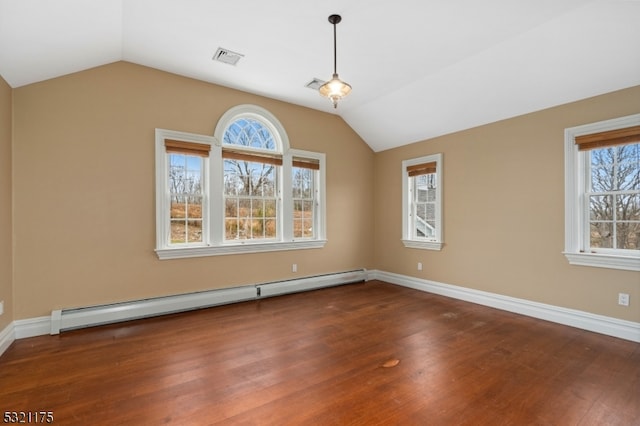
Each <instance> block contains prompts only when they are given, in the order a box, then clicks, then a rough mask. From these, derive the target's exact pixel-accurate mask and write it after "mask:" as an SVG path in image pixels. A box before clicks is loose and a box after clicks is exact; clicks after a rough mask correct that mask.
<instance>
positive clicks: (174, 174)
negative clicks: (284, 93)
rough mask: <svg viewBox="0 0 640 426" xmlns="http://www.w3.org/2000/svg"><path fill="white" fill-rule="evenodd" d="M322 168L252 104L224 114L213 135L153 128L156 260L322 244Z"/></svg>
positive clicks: (315, 155) (319, 156)
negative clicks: (291, 146)
mask: <svg viewBox="0 0 640 426" xmlns="http://www.w3.org/2000/svg"><path fill="white" fill-rule="evenodd" d="M324 163H325V155H324V154H322V153H316V152H309V151H301V150H295V149H290V148H289V142H288V138H287V135H286V132H285V131H284V128H283V127H282V125H281V124H280V123H279V121H278V120H277V119H276V118H275V117H274V116H273V115H272V114H270V113H269V112H268V111H266V110H264V109H263V108H260V107H257V106H254V105H241V106H238V107H235V108H232V109H231V110H229V111H227V113H225V114H224V115H223V116H222V118H221V119H220V120H219V122H218V125H217V126H216V130H215V133H214V136H213V137H212V136H205V135H197V134H191V133H185V132H177V131H172V130H164V129H156V253H157V254H158V257H159V258H160V259H170V258H180V257H194V256H211V255H219V254H232V253H255V252H264V251H275V250H292V249H304V248H320V247H323V246H324V244H325V243H326V240H325V235H326V234H325V228H326V225H325V207H324V206H325V192H324V187H325V176H324V169H325V167H324Z"/></svg>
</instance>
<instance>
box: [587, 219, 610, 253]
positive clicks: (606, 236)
mask: <svg viewBox="0 0 640 426" xmlns="http://www.w3.org/2000/svg"><path fill="white" fill-rule="evenodd" d="M591 247H592V248H613V224H612V223H611V222H591Z"/></svg>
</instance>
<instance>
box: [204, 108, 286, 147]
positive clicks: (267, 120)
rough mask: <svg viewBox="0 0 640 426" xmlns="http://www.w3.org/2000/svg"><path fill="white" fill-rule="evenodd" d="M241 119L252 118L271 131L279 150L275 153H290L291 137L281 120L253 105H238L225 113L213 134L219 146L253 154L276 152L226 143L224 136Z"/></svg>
mask: <svg viewBox="0 0 640 426" xmlns="http://www.w3.org/2000/svg"><path fill="white" fill-rule="evenodd" d="M241 118H251V119H253V120H257V121H259V122H260V123H262V124H264V125H265V127H267V128H268V129H269V131H270V132H271V135H272V136H273V138H274V141H275V143H276V147H277V148H278V149H277V150H275V151H276V152H278V153H280V154H286V153H288V152H289V146H290V145H289V136H288V135H287V132H286V130H285V129H284V126H283V125H282V123H280V120H278V119H277V118H276V116H275V115H273V114H272V113H271V112H269V111H268V110H266V109H264V108H262V107H259V106H257V105H251V104H244V105H237V106H235V107H233V108H231V109H229V110H228V111H227V112H225V113H224V114H223V115H222V117H220V120H218V123H217V124H216V128H215V130H214V132H213V137H214V138H215V140H216V143H217V144H218V145H219V146H230V147H234V149H242V150H247V151H253V152H268V153H273V152H274V150H270V149H259V148H254V147H246V146H241V145H235V144H226V143H224V134H225V133H226V131H227V129H228V128H229V127H230V126H231V125H232V124H233V123H234V122H235V121H236V120H238V119H241Z"/></svg>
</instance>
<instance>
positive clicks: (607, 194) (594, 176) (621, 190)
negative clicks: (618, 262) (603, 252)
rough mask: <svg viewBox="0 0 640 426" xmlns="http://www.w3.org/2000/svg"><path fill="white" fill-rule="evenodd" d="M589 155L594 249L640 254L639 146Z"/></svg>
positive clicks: (594, 152) (621, 147)
mask: <svg viewBox="0 0 640 426" xmlns="http://www.w3.org/2000/svg"><path fill="white" fill-rule="evenodd" d="M589 153H590V156H591V161H590V165H591V182H590V183H591V191H590V192H589V193H588V203H589V220H590V245H591V247H592V248H610V249H625V250H640V143H637V144H629V145H622V146H614V147H609V148H602V149H593V150H591V151H589Z"/></svg>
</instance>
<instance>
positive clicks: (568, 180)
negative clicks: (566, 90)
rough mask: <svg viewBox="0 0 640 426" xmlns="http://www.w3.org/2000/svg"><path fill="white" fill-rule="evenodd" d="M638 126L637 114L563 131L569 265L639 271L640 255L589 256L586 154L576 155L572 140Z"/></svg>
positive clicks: (590, 254) (565, 236) (597, 254)
mask: <svg viewBox="0 0 640 426" xmlns="http://www.w3.org/2000/svg"><path fill="white" fill-rule="evenodd" d="M637 125H640V114H634V115H629V116H626V117H621V118H614V119H612V120H605V121H600V122H597V123H590V124H585V125H582V126H576V127H571V128H568V129H565V131H564V173H565V174H564V181H565V200H564V251H563V254H564V255H565V257H566V258H567V260H568V261H569V263H570V264H571V265H580V266H592V267H597V268H610V269H622V270H628V271H640V252H639V253H638V254H637V255H635V253H632V254H630V255H626V254H625V255H623V254H618V253H611V252H609V253H588V252H586V250H587V247H588V245H589V244H588V241H586V238H587V237H586V236H585V233H584V232H583V231H584V229H585V226H586V224H587V221H588V217H586V211H584V209H583V208H581V206H582V205H583V200H582V197H583V189H584V188H585V182H586V179H589V177H588V176H586V171H585V168H584V166H583V165H584V163H585V155H586V154H585V152H583V151H579V150H578V147H577V145H576V144H575V138H576V137H577V136H581V135H588V134H591V133H598V132H605V131H608V130H615V129H620V128H624V127H630V126H637Z"/></svg>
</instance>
